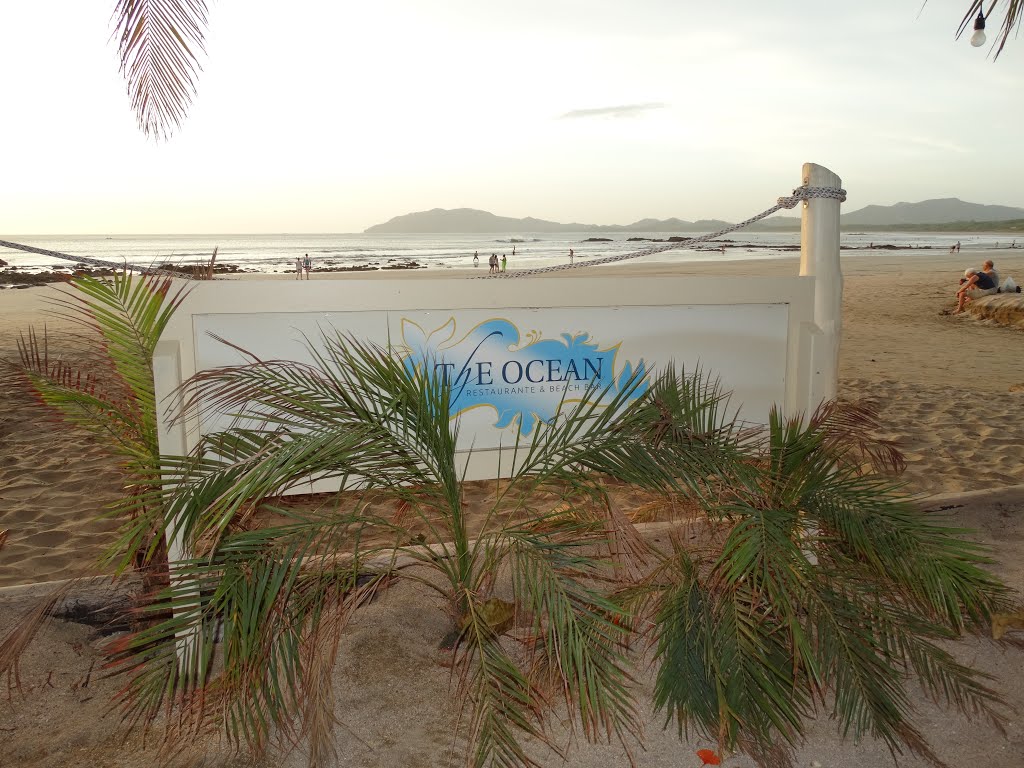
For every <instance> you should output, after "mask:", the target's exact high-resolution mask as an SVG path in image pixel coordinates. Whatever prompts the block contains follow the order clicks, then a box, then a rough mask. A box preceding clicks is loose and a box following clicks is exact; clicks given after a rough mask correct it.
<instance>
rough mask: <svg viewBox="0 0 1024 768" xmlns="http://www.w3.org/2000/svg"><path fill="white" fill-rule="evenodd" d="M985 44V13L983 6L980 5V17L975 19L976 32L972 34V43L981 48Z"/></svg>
mask: <svg viewBox="0 0 1024 768" xmlns="http://www.w3.org/2000/svg"><path fill="white" fill-rule="evenodd" d="M984 44H985V15H984V13H983V12H982V8H981V6H978V18H976V19H975V20H974V34H973V35H971V45H973V46H974V47H975V48H980V47H981V46H983V45H984Z"/></svg>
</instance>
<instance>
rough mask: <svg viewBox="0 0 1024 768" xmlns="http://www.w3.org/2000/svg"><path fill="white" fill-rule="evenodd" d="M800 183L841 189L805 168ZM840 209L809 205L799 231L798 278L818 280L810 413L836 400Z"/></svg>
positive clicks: (831, 202)
mask: <svg viewBox="0 0 1024 768" xmlns="http://www.w3.org/2000/svg"><path fill="white" fill-rule="evenodd" d="M802 183H803V184H806V185H807V186H811V187H831V188H834V189H840V188H842V186H843V182H842V179H840V178H839V177H838V176H837V175H836V174H834V173H832V171H830V170H829V169H828V168H825V167H824V166H821V165H815V164H814V163H804V167H803V179H802ZM839 206H840V201H839V200H837V199H835V198H830V197H814V198H811V199H810V200H805V201H804V204H803V212H802V216H801V226H800V274H801V276H810V277H813V278H814V324H815V325H816V326H817V328H818V333H816V334H815V335H814V337H813V339H812V343H811V381H810V386H809V388H808V400H807V404H806V409H807V413H808V414H810V413H811V412H812V411H814V409H815V408H817V407H818V405H819V404H820V403H821V402H822V401H824V400H833V399H835V397H836V395H837V394H838V384H839V343H840V340H841V338H842V313H843V272H842V268H841V267H840V264H839Z"/></svg>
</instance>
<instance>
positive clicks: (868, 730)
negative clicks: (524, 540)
mask: <svg viewBox="0 0 1024 768" xmlns="http://www.w3.org/2000/svg"><path fill="white" fill-rule="evenodd" d="M872 426H877V424H876V423H875V422H873V420H872V418H871V414H870V413H869V412H866V411H864V410H863V409H860V408H856V407H845V408H844V407H841V406H837V405H836V404H827V405H826V406H823V407H822V408H820V409H819V410H818V412H816V413H815V414H814V415H813V416H812V418H811V419H809V420H808V421H807V422H806V423H804V422H802V421H801V420H796V419H791V420H785V419H783V418H781V417H780V416H779V414H778V413H772V415H771V418H770V423H769V425H768V429H767V432H766V434H765V435H764V436H763V439H762V440H761V441H760V443H759V445H758V446H757V447H756V450H755V451H754V452H753V453H752V455H753V456H755V457H756V460H755V461H751V462H748V463H745V464H739V465H733V466H732V471H733V473H732V474H731V475H730V476H729V477H728V478H727V486H726V487H725V488H724V489H723V493H722V494H721V496H720V497H719V499H718V500H717V501H713V500H711V499H710V497H707V498H708V500H709V501H711V503H707V504H705V509H706V511H707V513H708V514H709V516H710V517H711V519H712V520H714V521H716V522H717V523H718V527H719V530H720V531H721V534H720V538H719V540H718V541H717V542H716V546H713V547H711V548H710V549H708V550H703V551H695V550H693V549H691V548H688V547H686V546H684V545H682V544H680V543H679V542H676V543H675V544H674V545H673V547H672V548H671V551H670V552H669V553H668V554H667V556H666V557H665V559H664V561H663V562H662V563H661V564H660V565H659V566H658V568H656V569H655V570H654V571H653V572H652V574H651V575H650V576H649V577H648V579H647V580H646V581H645V582H644V584H643V585H642V588H639V589H636V590H634V592H633V594H632V598H634V599H635V602H634V603H633V605H634V606H635V607H637V609H638V610H640V611H643V612H645V613H646V615H648V616H649V617H650V618H651V621H652V623H653V630H652V632H651V637H652V640H653V642H654V644H655V647H656V653H657V658H658V672H657V679H656V688H655V705H656V707H657V708H658V709H659V710H661V711H663V712H664V714H666V715H667V716H668V718H670V719H675V720H676V722H677V723H678V725H679V728H680V730H682V729H683V728H685V727H689V726H696V728H697V730H698V731H699V732H700V733H702V734H703V735H705V736H706V737H709V738H712V739H715V740H717V742H718V743H719V745H720V747H721V748H722V749H723V750H727V751H728V750H736V749H740V750H743V751H746V752H748V753H750V754H751V755H753V756H754V757H755V758H756V759H757V760H758V762H759V763H760V764H761V765H769V766H773V765H787V764H789V763H790V761H791V748H792V747H793V746H795V745H797V744H798V743H799V742H800V740H801V738H802V736H803V734H804V732H805V723H806V722H807V720H808V719H809V718H811V717H813V716H814V715H815V714H818V713H820V712H827V713H828V715H829V716H830V717H831V718H833V719H835V720H836V721H837V723H838V726H839V730H840V733H841V734H842V735H843V736H844V737H845V736H851V737H852V738H853V739H854V740H855V741H856V740H859V739H861V738H862V737H864V736H871V737H873V738H877V739H881V740H882V741H884V742H885V743H886V744H887V745H888V746H889V748H890V749H891V750H892V751H893V753H894V754H895V753H898V752H901V751H902V750H904V749H908V750H909V751H911V752H912V753H915V754H918V755H920V756H922V757H924V758H925V759H928V760H929V761H931V762H933V763H935V764H938V765H941V764H942V763H941V760H940V759H939V757H938V756H937V755H935V754H934V753H933V752H932V751H931V750H930V748H929V746H928V744H927V742H926V741H925V739H924V737H923V735H922V734H921V732H920V730H919V729H918V728H917V727H916V726H915V725H914V722H913V720H912V719H911V715H912V704H911V700H910V697H909V694H908V686H909V684H910V683H911V682H915V681H916V682H919V683H920V684H921V685H922V687H923V689H924V690H925V691H926V693H927V694H929V695H930V697H931V698H932V699H933V700H935V701H936V702H938V703H940V704H943V705H947V706H948V705H951V706H953V707H955V708H956V709H958V710H959V711H960V712H962V713H964V714H966V715H968V716H974V715H981V716H984V717H986V718H988V719H989V720H991V721H992V722H994V723H995V724H996V725H997V726H999V725H1000V723H1001V722H1002V719H1003V715H1002V714H1001V712H1000V706H999V705H1000V704H1001V700H1000V698H999V696H998V694H997V693H996V692H995V691H994V690H993V689H991V688H990V687H989V686H988V684H987V680H988V678H987V676H986V675H983V674H981V673H979V672H977V671H975V670H973V669H971V668H969V667H967V666H965V665H963V664H961V663H960V662H958V661H957V660H956V659H955V658H954V657H953V655H952V654H951V653H950V652H949V651H948V650H946V649H945V648H944V647H942V645H941V642H942V641H948V640H950V639H953V638H956V637H958V636H959V635H960V634H961V633H962V632H963V631H965V630H969V631H975V632H977V633H979V634H981V633H982V632H983V631H984V629H986V628H987V622H988V621H989V619H990V618H991V615H992V614H993V613H994V612H996V611H999V610H1005V608H1006V606H1007V605H1008V604H1010V602H1011V596H1010V593H1009V591H1008V590H1007V589H1006V588H1005V587H1004V586H1003V585H1002V584H1001V583H999V581H998V580H997V579H995V578H994V577H993V576H992V575H990V574H989V573H987V572H986V571H985V570H984V569H983V566H984V565H985V564H986V563H988V562H989V561H988V560H987V559H986V558H985V556H984V552H983V549H982V548H981V547H980V546H978V545H976V544H974V543H972V542H970V541H969V540H967V539H966V538H965V535H967V534H969V532H968V531H965V530H961V529H956V528H953V527H947V525H945V524H944V523H945V522H946V521H943V520H941V519H936V518H934V517H932V516H929V515H925V514H923V513H921V512H919V511H917V510H916V509H915V508H914V507H913V506H912V505H911V504H910V503H909V502H908V500H907V499H905V498H904V497H902V496H901V495H900V494H899V492H898V490H899V489H898V486H896V484H894V483H893V481H892V480H891V479H887V477H886V476H885V475H883V474H878V473H876V472H875V471H874V469H873V468H872V467H877V466H879V465H881V466H887V467H889V468H898V467H900V466H901V465H902V459H901V457H900V456H899V454H898V453H897V452H895V451H894V450H893V448H892V446H891V445H887V444H885V443H884V442H882V443H879V442H873V441H870V440H867V439H865V431H866V429H865V428H868V429H869V428H870V427H872ZM865 465H866V466H867V469H866V470H865Z"/></svg>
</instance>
